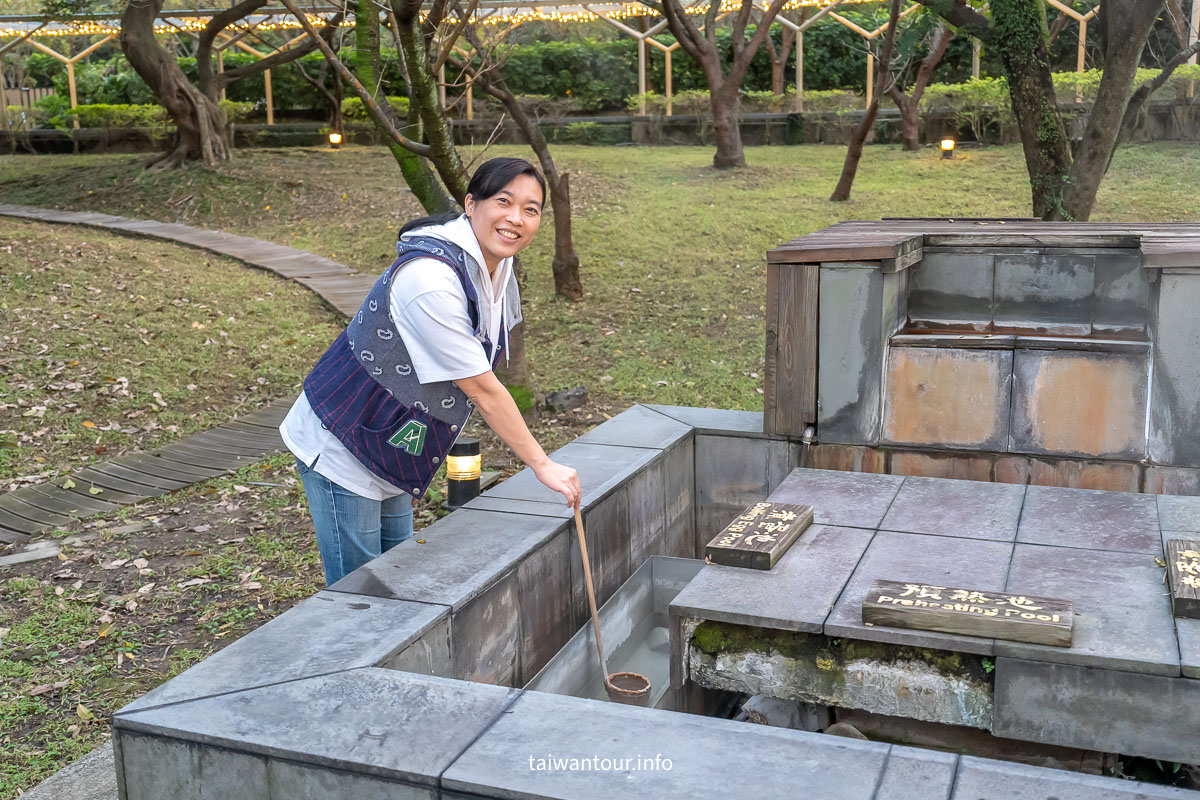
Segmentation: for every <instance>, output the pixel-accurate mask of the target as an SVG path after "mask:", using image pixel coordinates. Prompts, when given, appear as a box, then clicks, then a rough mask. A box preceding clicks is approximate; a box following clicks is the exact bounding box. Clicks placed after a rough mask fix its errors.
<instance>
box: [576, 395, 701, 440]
mask: <svg viewBox="0 0 1200 800" xmlns="http://www.w3.org/2000/svg"><path fill="white" fill-rule="evenodd" d="M691 432H692V426H691V425H688V424H687V423H685V422H680V421H679V420H677V419H675V418H674V417H669V416H667V415H666V414H664V413H662V412H661V411H655V410H654V409H653V408H648V407H647V406H643V405H635V406H631V407H630V408H627V409H625V410H624V411H622V412H621V413H620V414H617V415H616V416H615V417H613V418H612V419H610V420H607V421H605V422H603V423H601V424H599V425H597V426H596V427H594V428H592V429H591V430H590V431H588V432H587V433H585V434H583V435H582V436H580V437H579V438H577V439H576V440H575V441H577V442H581V443H584V444H611V445H620V446H624V447H651V448H656V449H659V450H663V449H666V448H668V447H671V446H672V445H674V444H676V443H678V442H679V440H680V439H682V438H684V437H685V436H688V435H689V434H691Z"/></svg>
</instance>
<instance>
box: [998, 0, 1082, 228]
mask: <svg viewBox="0 0 1200 800" xmlns="http://www.w3.org/2000/svg"><path fill="white" fill-rule="evenodd" d="M991 9H992V20H993V25H992V27H993V29H994V30H993V36H992V46H993V47H995V48H996V49H997V50H998V51H999V52H1000V58H1001V61H1002V62H1003V64H1004V72H1005V77H1007V79H1008V90H1009V96H1010V97H1011V99H1012V108H1013V115H1014V116H1015V117H1016V120H1017V129H1018V130H1019V131H1020V133H1021V147H1022V149H1023V150H1024V153H1025V169H1026V171H1028V173H1029V184H1030V188H1031V190H1032V195H1033V213H1034V214H1035V215H1036V216H1039V217H1041V218H1043V219H1062V218H1063V190H1064V188H1065V184H1066V181H1067V176H1068V174H1069V173H1070V170H1071V150H1070V146H1069V144H1068V142H1067V133H1066V130H1065V128H1064V127H1063V121H1062V118H1061V117H1060V116H1059V114H1058V104H1057V103H1056V102H1055V97H1054V82H1053V81H1052V80H1051V78H1050V55H1049V51H1048V48H1047V44H1046V37H1047V33H1046V13H1045V7H1044V6H1043V5H1042V2H1041V0H993V2H992V3H991Z"/></svg>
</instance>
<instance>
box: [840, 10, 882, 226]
mask: <svg viewBox="0 0 1200 800" xmlns="http://www.w3.org/2000/svg"><path fill="white" fill-rule="evenodd" d="M899 20H900V0H892V2H891V5H890V8H889V9H888V29H887V33H885V34H884V36H883V48H882V51H881V52H880V54H879V67H878V69H877V70H876V72H875V85H876V87H878V88H877V90H876V91H875V93H874V94H872V95H871V104H870V105H869V106H867V113H866V114H864V115H863V118H862V122H860V123H859V124H858V125H856V126H855V128H854V131H853V132H852V133H851V134H850V146H849V147H848V148H846V161H845V163H844V164H842V176H841V178H839V179H838V184H837V186H836V187H834V190H833V194H832V195H830V196H829V199H830V200H832V201H833V202H835V203H837V202H842V201H845V200H849V199H850V188H851V187H852V186H853V185H854V176H855V174H857V172H858V162H859V160H860V159H861V158H862V151H863V145H864V144H866V141H867V136H868V135H869V134H870V133H871V128H872V127H874V125H875V117H876V116H877V115H878V114H879V101H880V99H881V98H882V97H883V95H884V93H885V92H888V91H890V90H891V88H892V87H891V85H890V83H891V82H892V81H891V77H892V76H891V66H892V46H893V45H894V44H895V42H896V28H897V26H898V23H899Z"/></svg>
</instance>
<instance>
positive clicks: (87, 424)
mask: <svg viewBox="0 0 1200 800" xmlns="http://www.w3.org/2000/svg"><path fill="white" fill-rule="evenodd" d="M83 427H85V428H94V427H96V423H94V422H92V421H91V420H84V421H83Z"/></svg>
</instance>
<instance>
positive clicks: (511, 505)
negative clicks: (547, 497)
mask: <svg viewBox="0 0 1200 800" xmlns="http://www.w3.org/2000/svg"><path fill="white" fill-rule="evenodd" d="M463 508H465V509H472V510H475V511H498V512H500V513H503V514H533V515H534V516H538V517H558V518H560V519H569V518H570V517H571V516H572V512H571V507H570V506H568V505H567V504H566V501H565V500H563V501H562V502H558V503H550V502H543V501H540V500H512V499H510V498H507V497H492V495H491V494H489V493H487V492H484V493H483V494H481V495H479V497H476V498H475V499H474V500H471V501H470V502H469V503H467V504H466V505H464V506H463Z"/></svg>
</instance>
